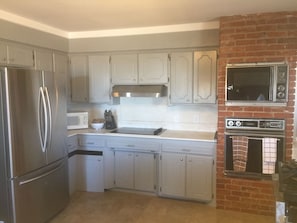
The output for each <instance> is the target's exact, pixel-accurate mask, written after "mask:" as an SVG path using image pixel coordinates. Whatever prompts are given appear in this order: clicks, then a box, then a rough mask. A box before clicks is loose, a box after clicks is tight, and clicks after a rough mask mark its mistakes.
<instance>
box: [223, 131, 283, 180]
mask: <svg viewBox="0 0 297 223" xmlns="http://www.w3.org/2000/svg"><path fill="white" fill-rule="evenodd" d="M283 143H284V139H283V138H282V137H269V136H265V137H263V136H261V137H260V136H249V135H226V136H225V173H226V174H227V175H234V176H241V177H256V178H259V177H260V178H262V177H265V176H270V175H271V174H274V173H277V172H278V170H277V162H278V161H283V158H284V157H283V154H284V151H283V148H284V146H283Z"/></svg>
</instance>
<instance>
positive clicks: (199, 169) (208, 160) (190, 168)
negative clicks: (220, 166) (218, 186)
mask: <svg viewBox="0 0 297 223" xmlns="http://www.w3.org/2000/svg"><path fill="white" fill-rule="evenodd" d="M212 177H213V158H212V157H205V156H198V155H187V181H186V185H187V188H186V191H187V194H186V196H187V197H188V198H190V199H198V200H204V201H210V200H211V199H212V194H213V185H212Z"/></svg>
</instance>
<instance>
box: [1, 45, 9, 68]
mask: <svg viewBox="0 0 297 223" xmlns="http://www.w3.org/2000/svg"><path fill="white" fill-rule="evenodd" d="M6 63H7V45H6V44H5V43H3V42H0V64H6Z"/></svg>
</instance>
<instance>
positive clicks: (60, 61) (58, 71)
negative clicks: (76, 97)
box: [53, 53, 71, 101]
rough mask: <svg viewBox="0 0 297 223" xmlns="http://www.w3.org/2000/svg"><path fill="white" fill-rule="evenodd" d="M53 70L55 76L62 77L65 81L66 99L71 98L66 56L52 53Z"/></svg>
mask: <svg viewBox="0 0 297 223" xmlns="http://www.w3.org/2000/svg"><path fill="white" fill-rule="evenodd" d="M53 70H54V73H55V76H56V78H57V77H58V78H63V79H64V81H65V83H66V92H67V94H66V95H67V101H70V100H71V88H70V82H71V79H70V76H69V74H68V56H67V55H66V54H58V53H54V64H53Z"/></svg>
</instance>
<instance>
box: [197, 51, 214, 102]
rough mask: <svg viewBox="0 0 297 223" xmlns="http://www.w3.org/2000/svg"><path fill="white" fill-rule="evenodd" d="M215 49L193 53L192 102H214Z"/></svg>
mask: <svg viewBox="0 0 297 223" xmlns="http://www.w3.org/2000/svg"><path fill="white" fill-rule="evenodd" d="M216 67H217V53H216V51H198V52H195V53H194V103H215V102H216V73H217V70H216Z"/></svg>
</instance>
